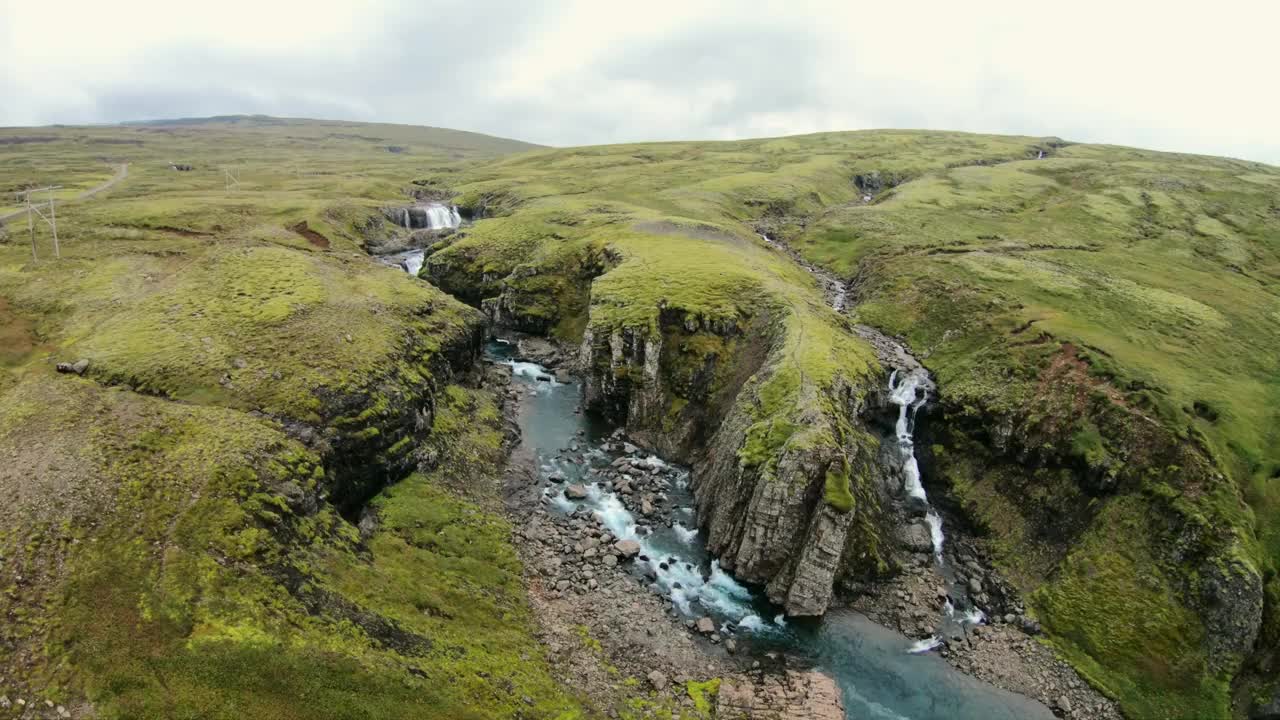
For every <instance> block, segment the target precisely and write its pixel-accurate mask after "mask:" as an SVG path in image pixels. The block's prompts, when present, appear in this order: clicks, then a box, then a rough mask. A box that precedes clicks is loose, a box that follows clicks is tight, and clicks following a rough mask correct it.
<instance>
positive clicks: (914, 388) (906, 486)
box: [889, 369, 942, 553]
mask: <svg viewBox="0 0 1280 720" xmlns="http://www.w3.org/2000/svg"><path fill="white" fill-rule="evenodd" d="M928 382H929V376H928V374H926V373H925V371H924V370H920V369H917V370H913V371H911V372H910V373H907V375H906V377H904V378H902V380H901V381H899V380H898V371H897V370H894V371H893V372H892V373H891V374H890V375H889V402H892V403H893V404H894V405H897V406H898V423H897V426H896V428H895V429H896V431H897V438H898V451H899V453H901V455H902V482H903V490H904V491H905V492H906V493H907V495H908V496H909V497H911V498H914V499H916V500H919V501H920V502H921V503H924V504H925V505H928V502H929V498H928V496H926V495H925V492H924V485H923V484H921V482H920V464H919V463H918V462H917V461H916V452H915V440H914V438H913V437H912V433H913V432H914V431H915V418H916V411H917V410H919V409H920V406H921V405H924V404H925V402H927V401H928V400H929V385H928ZM939 525H941V521H939ZM937 535H938V538H939V540H938V542H936V543H935V545H934V551H935V552H937V553H941V552H942V546H941V545H940V544H939V543H940V542H941V540H940V538H941V535H942V531H941V529H939V530H938V533H937Z"/></svg>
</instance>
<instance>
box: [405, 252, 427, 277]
mask: <svg viewBox="0 0 1280 720" xmlns="http://www.w3.org/2000/svg"><path fill="white" fill-rule="evenodd" d="M425 261H426V253H424V252H422V251H421V250H419V251H417V252H412V253H409V254H408V255H406V256H405V258H404V261H403V262H401V263H400V265H401V267H403V268H404V271H405V272H407V273H409V274H410V275H412V276H414V277H417V276H418V272H419V271H420V270H422V263H423V262H425Z"/></svg>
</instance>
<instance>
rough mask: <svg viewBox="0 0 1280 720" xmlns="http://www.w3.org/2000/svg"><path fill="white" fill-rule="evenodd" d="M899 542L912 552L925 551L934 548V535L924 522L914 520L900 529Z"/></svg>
mask: <svg viewBox="0 0 1280 720" xmlns="http://www.w3.org/2000/svg"><path fill="white" fill-rule="evenodd" d="M898 544H900V545H902V547H904V548H906V549H907V550H910V551H911V552H918V553H925V552H929V551H931V550H933V536H931V535H930V534H929V528H928V527H927V526H926V525H925V524H924V523H922V522H913V523H909V524H907V525H903V526H901V528H900V529H899V530H898Z"/></svg>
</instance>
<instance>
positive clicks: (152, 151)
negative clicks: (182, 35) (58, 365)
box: [0, 118, 580, 718]
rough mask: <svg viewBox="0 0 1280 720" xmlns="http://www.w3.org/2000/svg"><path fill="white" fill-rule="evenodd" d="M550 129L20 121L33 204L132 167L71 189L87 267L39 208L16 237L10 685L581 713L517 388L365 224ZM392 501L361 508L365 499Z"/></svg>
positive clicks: (7, 324)
mask: <svg viewBox="0 0 1280 720" xmlns="http://www.w3.org/2000/svg"><path fill="white" fill-rule="evenodd" d="M389 147H392V148H394V151H392V150H389V149H388V148H389ZM526 147H528V146H527V145H525V144H523V143H518V142H515V141H509V140H503V139H499V138H490V137H486V136H482V135H476V134H473V133H462V132H456V131H451V130H437V129H432V128H411V127H403V126H390V125H368V124H358V123H333V122H317V121H294V120H287V121H280V120H275V119H267V118H238V119H229V120H226V121H224V120H221V119H219V120H215V121H208V122H199V123H193V122H189V121H182V122H178V123H164V124H148V125H141V126H128V127H92V128H39V129H6V130H0V158H2V161H0V186H3V187H4V189H5V191H6V194H5V197H10V196H9V195H8V194H7V193H8V191H10V190H18V189H21V188H23V187H30V186H32V185H43V184H47V183H59V184H62V185H64V186H65V187H66V194H67V195H68V196H70V195H71V194H73V193H78V192H80V191H82V190H84V189H86V188H89V187H92V186H95V185H97V184H98V183H100V182H102V181H103V180H105V179H106V178H108V177H110V176H111V175H112V174H113V173H114V172H115V167H116V166H117V165H118V164H120V163H128V165H129V172H128V176H127V177H126V178H125V179H124V180H123V181H121V182H120V183H118V184H117V185H115V186H113V187H111V188H110V189H109V190H107V191H104V192H103V193H101V194H99V195H97V196H95V197H93V198H91V199H86V200H82V201H71V202H67V203H66V204H65V205H60V206H59V208H58V215H59V235H60V238H61V249H62V258H61V259H60V260H55V259H54V257H53V248H52V244H51V237H50V236H49V233H48V230H47V228H44V227H43V226H42V227H41V228H40V230H39V233H38V239H37V250H38V256H39V259H38V260H33V258H32V252H31V246H30V244H29V242H28V237H27V233H26V230H27V228H26V222H25V219H23V220H20V221H19V222H12V223H11V224H10V226H9V228H8V230H9V235H8V238H7V241H5V242H0V327H3V336H4V345H3V351H2V352H0V457H3V458H4V462H3V463H0V465H2V466H3V468H4V469H3V470H0V492H3V494H4V496H5V497H6V498H7V499H8V500H7V505H6V512H5V513H4V514H3V518H0V557H2V558H3V560H4V561H3V563H2V564H0V589H2V590H3V592H0V615H3V617H5V622H4V623H3V624H2V627H0V694H3V695H6V696H7V697H8V698H9V700H10V701H11V702H14V701H16V699H17V698H23V699H24V700H26V701H27V702H29V703H43V701H44V700H46V699H48V700H50V701H53V702H56V703H60V704H65V705H66V706H67V707H69V708H71V709H72V710H73V711H74V712H77V713H80V712H86V713H87V712H94V713H96V716H98V717H129V718H145V717H155V718H159V717H165V718H172V717H203V718H211V717H226V718H245V717H263V718H266V717H270V718H289V717H297V718H317V717H355V716H381V717H410V716H412V717H440V718H460V717H477V718H478V717H493V716H513V715H516V714H520V715H522V716H524V717H564V716H573V715H575V714H577V713H578V708H579V707H580V701H579V700H578V699H576V698H575V697H574V696H573V694H572V691H571V690H569V689H567V688H565V687H563V686H561V685H559V684H558V683H557V682H555V681H554V680H553V679H552V678H551V676H550V671H549V669H548V667H547V665H546V663H545V661H544V659H543V655H542V652H543V651H542V648H541V647H540V646H539V645H538V644H537V642H536V641H535V640H534V639H533V636H532V625H531V621H530V619H529V617H528V609H527V604H526V599H525V594H524V593H525V591H524V588H523V586H522V584H521V580H520V568H519V564H518V561H517V560H516V559H515V555H514V551H513V549H512V548H511V546H510V544H509V540H508V536H507V529H506V525H505V522H504V521H503V520H502V519H501V517H500V516H499V515H498V514H497V512H496V508H497V507H498V501H497V488H498V473H499V471H500V467H499V466H500V464H501V462H502V453H501V452H500V450H499V445H500V441H501V437H502V428H501V425H500V421H499V418H498V416H497V413H496V410H495V406H494V400H493V398H491V397H490V396H489V395H488V394H487V393H485V392H482V391H478V390H474V389H471V388H469V387H464V386H462V385H459V384H458V383H464V384H465V381H466V376H467V375H468V374H469V373H471V372H472V371H471V364H472V360H473V359H474V355H475V352H476V350H477V343H478V339H479V334H478V333H479V330H480V321H481V318H480V316H479V314H478V313H476V312H475V311H474V310H472V309H470V308H468V307H466V306H465V305H462V304H461V303H458V302H456V301H454V300H452V299H451V298H449V297H448V296H446V295H444V294H443V293H440V292H439V291H437V290H435V289H433V288H431V287H430V286H428V285H426V284H425V283H421V282H418V281H416V280H413V279H411V278H409V277H407V276H405V274H404V273H403V272H402V271H399V270H396V269H394V268H389V267H386V266H383V265H380V264H378V263H376V262H375V261H373V260H372V259H371V258H369V257H368V256H367V255H366V254H365V253H364V251H363V249H362V245H361V237H360V236H359V234H358V232H357V231H358V228H357V227H356V223H358V222H363V221H364V219H365V218H366V217H367V216H369V215H371V214H376V212H377V208H378V207H380V206H382V205H385V204H394V203H403V202H405V200H406V196H405V194H404V192H403V185H404V184H405V182H406V179H407V178H410V177H413V176H415V175H416V174H419V173H422V172H424V171H425V170H426V169H427V168H436V167H439V166H441V165H447V164H449V163H453V162H457V161H460V160H465V159H472V158H484V157H493V156H494V155H497V154H499V153H502V152H508V151H512V150H519V149H524V148H526ZM171 162H173V163H181V164H189V165H191V166H192V169H191V170H189V171H177V170H174V169H171V168H170V165H169V164H170V163H171ZM223 167H230V168H232V169H233V170H234V171H235V172H236V174H237V175H238V178H239V185H238V186H237V187H234V188H232V189H228V187H227V184H226V181H225V176H224V173H223V170H222V168H223ZM301 223H305V225H302V224H301ZM81 357H84V358H86V359H88V360H90V367H89V370H88V372H87V373H86V375H85V376H84V377H77V376H75V375H59V374H56V373H55V372H54V367H53V364H54V363H55V362H57V361H66V360H74V359H77V358H81ZM461 417H465V418H466V422H465V423H464V422H462V421H461ZM426 456H431V457H435V458H443V460H441V461H438V462H435V463H431V464H424V465H419V463H418V461H419V459H421V458H422V457H426ZM415 467H422V468H424V469H423V471H422V472H420V473H416V474H410V473H411V471H412V470H413V469H414V468H415ZM462 478H465V482H462V480H461V479H462ZM392 481H400V482H398V484H396V485H395V487H394V489H391V490H388V491H386V492H385V493H382V494H378V490H379V488H381V487H383V486H386V485H388V484H390V483H391V482H392ZM369 496H373V499H372V500H371V501H370V503H369V508H370V510H369V512H368V517H369V519H370V522H367V523H366V524H365V525H364V526H362V528H363V529H362V530H357V528H356V526H355V525H353V524H351V523H350V522H348V521H347V520H344V519H343V518H342V517H340V516H339V506H349V505H352V504H356V503H359V502H363V501H364V500H365V499H367V498H368V497H369ZM6 707H10V706H8V705H6ZM90 708H92V710H90ZM21 712H22V708H21V707H19V706H17V705H12V706H11V709H6V710H0V716H4V717H7V716H8V714H9V713H21Z"/></svg>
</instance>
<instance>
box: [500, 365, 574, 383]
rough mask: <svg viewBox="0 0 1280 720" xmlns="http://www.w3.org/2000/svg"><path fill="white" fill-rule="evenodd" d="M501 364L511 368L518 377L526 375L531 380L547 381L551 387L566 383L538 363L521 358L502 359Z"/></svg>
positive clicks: (512, 372)
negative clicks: (523, 360)
mask: <svg viewBox="0 0 1280 720" xmlns="http://www.w3.org/2000/svg"><path fill="white" fill-rule="evenodd" d="M501 364H502V365H506V366H507V367H509V368H511V374H512V375H515V376H518V377H525V378H529V379H530V380H534V381H537V382H541V383H546V384H548V385H550V386H551V387H558V386H560V385H563V384H564V383H561V382H557V381H556V378H555V376H554V375H552V374H551V373H550V372H549V371H548V370H547V369H546V368H544V367H542V366H541V365H539V364H538V363H531V362H521V361H519V360H502V361H501Z"/></svg>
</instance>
